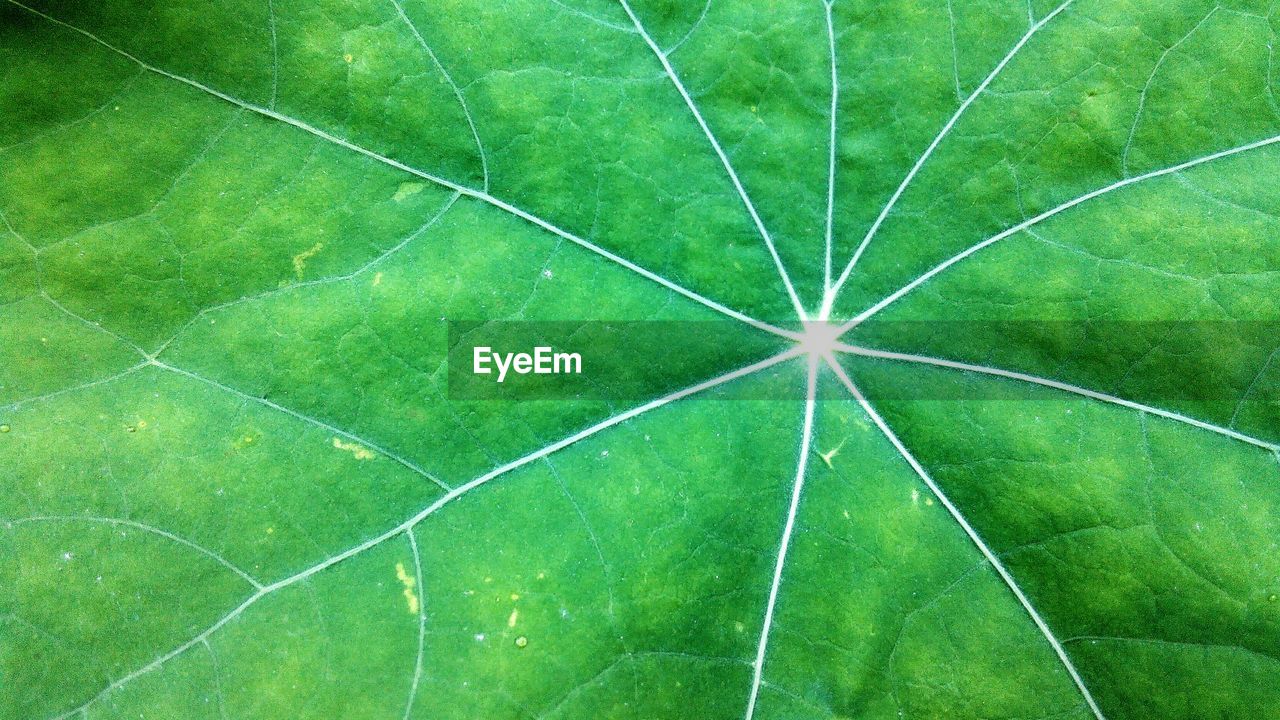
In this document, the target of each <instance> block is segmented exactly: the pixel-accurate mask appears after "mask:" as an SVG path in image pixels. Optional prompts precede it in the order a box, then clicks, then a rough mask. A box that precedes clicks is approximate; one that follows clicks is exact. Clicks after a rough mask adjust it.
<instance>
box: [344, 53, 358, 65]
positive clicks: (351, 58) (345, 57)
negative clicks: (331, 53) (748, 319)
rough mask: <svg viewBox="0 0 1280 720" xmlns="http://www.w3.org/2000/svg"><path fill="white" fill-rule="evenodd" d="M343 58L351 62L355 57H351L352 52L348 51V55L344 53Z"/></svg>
mask: <svg viewBox="0 0 1280 720" xmlns="http://www.w3.org/2000/svg"><path fill="white" fill-rule="evenodd" d="M342 59H343V60H345V61H346V62H348V63H350V62H351V61H352V60H354V59H355V58H353V57H351V53H347V54H346V55H343V56H342Z"/></svg>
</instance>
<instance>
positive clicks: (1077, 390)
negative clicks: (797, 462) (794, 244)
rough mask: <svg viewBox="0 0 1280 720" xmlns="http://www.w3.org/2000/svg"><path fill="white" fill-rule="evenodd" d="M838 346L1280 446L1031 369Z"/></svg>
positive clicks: (1273, 447)
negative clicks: (1033, 387) (1001, 380)
mask: <svg viewBox="0 0 1280 720" xmlns="http://www.w3.org/2000/svg"><path fill="white" fill-rule="evenodd" d="M837 349H839V350H840V351H842V352H847V353H850V354H853V355H861V356H863V357H871V358H879V359H882V360H897V361H900V362H909V363H917V364H921V365H933V366H935V367H943V368H950V369H952V370H963V371H965V372H974V373H981V374H983V375H992V376H995V377H1002V378H1006V379H1009V380H1019V381H1022V382H1026V383H1032V384H1034V385H1040V386H1043V387H1047V388H1053V389H1055V390H1062V391H1063V392H1069V393H1072V394H1074V395H1080V396H1082V397H1087V398H1090V399H1092V400H1101V401H1102V402H1106V403H1111V404H1112V405H1119V406H1121V407H1126V408H1129V409H1130V410H1138V411H1140V412H1144V413H1148V414H1151V415H1157V416H1159V417H1162V418H1166V419H1168V420H1175V421H1177V422H1180V423H1185V424H1187V425H1191V426H1193V427H1198V428H1200V429H1201V430H1208V431H1209V432H1213V433H1217V434H1219V435H1224V436H1226V437H1229V438H1232V439H1234V440H1239V441H1241V442H1245V443H1249V444H1250V445H1256V446H1257V447H1260V448H1264V449H1267V450H1272V451H1278V450H1280V445H1277V444H1276V443H1271V442H1267V441H1266V440H1261V439H1259V438H1256V437H1253V436H1252V435H1247V434H1245V433H1242V432H1239V431H1237V430H1232V429H1231V428H1228V427H1223V426H1221V425H1215V424H1213V423H1210V422H1205V421H1204V420H1197V419H1195V418H1193V417H1189V416H1187V415H1182V414H1180V413H1176V412H1172V411H1170V410H1165V409H1162V408H1158V407H1155V406H1152V405H1146V404H1143V403H1140V402H1134V401H1133V400H1126V399H1124V398H1122V397H1117V396H1115V395H1108V394H1107V393H1104V392H1098V391H1097V390H1090V389H1089V388H1085V387H1081V386H1079V385H1072V384H1070V383H1065V382H1061V381H1059V380H1052V379H1049V378H1043V377H1038V376H1036V375H1029V374H1027V373H1021V372H1015V371H1013V370H1004V369H1002V368H995V367H989V366H986V365H974V364H971V363H965V362H959V361H956V360H945V359H943V358H936V357H929V356H926V355H911V354H908V353H899V352H890V351H888V350H875V349H872V348H865V347H858V346H856V345H848V344H845V343H840V344H839V345H838V346H837Z"/></svg>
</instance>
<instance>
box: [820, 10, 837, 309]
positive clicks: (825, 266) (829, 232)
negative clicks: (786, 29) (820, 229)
mask: <svg viewBox="0 0 1280 720" xmlns="http://www.w3.org/2000/svg"><path fill="white" fill-rule="evenodd" d="M831 6H832V0H822V8H823V11H824V12H825V14H826V19H827V51H828V53H830V55H831V110H830V113H831V117H830V123H829V124H830V134H829V135H828V136H827V229H826V245H825V251H824V256H823V263H822V297H823V298H826V296H827V293H828V292H829V291H830V290H831V243H832V236H833V234H834V228H833V225H834V223H835V208H836V109H837V107H838V106H839V104H840V74H839V72H838V67H837V63H836V30H835V23H834V22H833V21H832V18H831V11H832V7H831Z"/></svg>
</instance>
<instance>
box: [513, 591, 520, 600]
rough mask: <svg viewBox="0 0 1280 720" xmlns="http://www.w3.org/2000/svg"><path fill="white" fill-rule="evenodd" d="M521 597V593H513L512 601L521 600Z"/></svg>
mask: <svg viewBox="0 0 1280 720" xmlns="http://www.w3.org/2000/svg"><path fill="white" fill-rule="evenodd" d="M519 599H520V593H511V602H515V601H516V600H519Z"/></svg>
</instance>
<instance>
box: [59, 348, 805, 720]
mask: <svg viewBox="0 0 1280 720" xmlns="http://www.w3.org/2000/svg"><path fill="white" fill-rule="evenodd" d="M800 352H801V351H800V350H798V349H791V350H788V351H786V352H783V353H780V354H778V355H775V356H773V357H771V358H767V359H765V360H761V361H759V362H756V363H752V364H750V365H747V366H745V367H741V368H738V369H736V370H733V371H731V372H727V373H725V374H723V375H718V376H716V377H713V378H711V379H709V380H704V381H702V382H700V383H697V384H696V385H691V386H689V387H686V388H684V389H682V390H678V391H676V392H673V393H671V394H670V395H665V396H663V397H660V398H657V399H656V400H650V401H649V402H647V403H644V404H643V405H638V406H636V407H633V408H631V409H630V410H627V411H625V412H622V413H619V414H617V415H614V416H613V417H610V418H607V419H605V420H602V421H600V422H598V423H596V424H594V425H592V426H590V427H588V428H585V429H583V430H579V431H578V432H575V433H573V434H571V435H568V436H567V437H564V438H562V439H560V440H557V441H556V442H553V443H551V444H550V445H547V446H545V447H542V448H540V449H538V450H535V451H533V452H531V453H529V454H528V455H525V456H524V457H521V458H519V459H517V460H512V461H511V462H509V463H506V464H504V465H501V466H499V467H497V468H494V469H493V470H490V471H489V472H487V473H485V474H483V475H481V476H479V477H477V478H475V479H473V480H471V481H469V482H467V483H465V484H463V485H459V486H458V487H456V488H454V489H452V490H450V491H449V492H448V493H446V494H445V495H443V496H441V497H440V498H438V499H437V500H436V501H435V502H432V503H431V504H430V505H428V506H426V507H425V508H423V509H422V510H420V511H419V512H418V513H416V514H415V515H413V516H412V517H410V518H409V519H407V520H405V521H404V522H402V523H400V524H399V525H397V526H395V527H393V528H391V529H390V530H388V531H386V532H384V533H382V534H381V535H378V536H376V537H373V538H370V539H368V540H366V541H364V542H362V543H360V544H359V545H355V546H353V547H351V548H348V549H346V550H344V551H342V552H340V553H338V554H337V555H333V556H331V557H329V558H327V559H325V560H322V561H320V562H319V563H316V564H315V565H312V566H311V567H309V568H307V569H305V570H303V571H301V572H299V573H297V574H295V575H291V576H289V577H287V578H284V579H282V580H277V581H276V582H273V583H271V584H269V585H265V586H263V587H262V588H261V589H259V590H258V591H257V592H255V593H254V594H252V595H250V596H249V597H248V598H246V599H245V600H244V601H243V602H241V603H240V604H239V605H237V606H236V607H235V608H234V609H232V610H231V612H229V613H227V614H226V615H224V616H222V617H221V618H219V619H218V620H217V621H216V622H214V623H213V624H212V625H210V626H209V627H208V628H206V629H205V630H204V631H203V632H201V633H200V634H198V635H196V636H195V637H193V638H191V639H190V640H188V641H186V642H184V643H182V644H181V645H178V646H177V647H175V648H173V649H172V650H170V651H169V652H166V653H164V654H163V655H160V656H159V657H157V658H155V659H154V660H152V661H151V662H149V663H147V664H146V665H143V666H142V667H140V668H138V669H137V670H134V671H132V672H130V673H128V674H126V675H124V676H122V677H120V678H119V679H117V680H115V681H113V682H111V683H110V684H109V685H107V686H106V687H105V688H103V689H102V690H101V691H99V692H98V693H97V694H96V695H94V696H93V697H91V698H89V699H88V700H87V701H85V702H84V704H82V705H80V706H79V707H76V708H73V709H71V710H68V711H66V712H64V713H61V714H59V715H56V716H54V717H53V718H51V720H66V718H69V717H71V716H73V715H76V714H82V713H84V712H85V710H86V709H87V708H89V707H90V706H92V705H93V704H94V703H96V702H98V701H99V700H101V699H102V698H104V697H106V696H108V695H110V694H111V693H112V692H114V691H115V690H117V689H119V688H120V687H122V686H124V685H126V684H128V683H130V682H132V681H133V680H135V679H137V678H139V677H141V676H143V675H146V674H147V673H150V672H152V671H154V670H156V669H157V668H160V667H161V666H163V665H164V664H165V663H167V662H169V661H170V660H172V659H173V658H175V657H178V656H180V655H182V654H183V653H185V652H186V651H187V650H190V649H191V648H192V647H194V646H196V645H199V644H200V643H203V642H204V641H205V640H207V639H208V638H209V637H211V636H212V635H213V634H214V633H216V632H218V631H219V630H221V629H222V628H223V627H225V626H226V625H227V623H230V622H231V621H233V620H235V619H236V618H237V617H239V616H240V615H242V614H243V613H244V611H246V610H248V609H249V608H250V607H252V606H253V605H254V604H255V603H257V602H258V601H259V600H261V599H262V598H264V597H266V596H268V595H270V594H272V593H274V592H276V591H277V590H280V589H283V588H286V587H289V586H291V585H294V584H296V583H299V582H302V581H304V580H307V579H308V578H310V577H312V576H314V575H316V574H318V573H321V572H323V571H325V570H327V569H328V568H331V567H333V566H334V565H337V564H338V563H341V562H344V561H346V560H349V559H351V558H353V557H355V556H357V555H360V554H361V553H364V552H366V551H368V550H369V549H371V548H374V547H378V546H379V545H382V544H383V543H385V542H387V541H388V540H391V539H392V538H396V537H399V536H400V535H401V534H403V533H408V532H411V531H412V530H413V529H414V528H415V527H417V525H418V524H419V523H421V522H422V521H423V520H426V519H427V518H428V517H430V516H431V515H433V514H434V513H436V512H437V511H438V510H440V509H441V508H443V507H445V506H447V505H449V504H450V503H452V502H453V501H454V500H457V499H458V498H460V497H462V496H464V495H466V494H467V493H470V492H471V491H472V490H474V489H476V488H478V487H480V486H481V485H484V484H485V483H487V482H489V481H490V480H493V479H495V478H498V477H501V476H502V475H505V474H506V473H509V472H511V471H512V470H516V469H517V468H521V467H524V466H525V465H528V464H530V463H532V462H535V461H537V460H541V459H542V458H544V457H547V456H548V455H551V454H552V453H556V452H559V451H560V450H563V449H565V448H567V447H569V446H571V445H574V444H575V443H577V442H579V441H580V440H583V439H585V438H588V437H591V436H592V435H595V434H596V433H598V432H600V431H602V430H606V429H608V428H611V427H613V426H615V425H618V424H620V423H623V422H626V421H627V420H630V419H631V418H634V417H637V416H639V415H643V414H645V413H647V412H649V411H651V410H656V409H658V408H660V407H663V406H665V405H669V404H671V403H673V402H676V401H677V400H681V399H683V398H687V397H690V396H692V395H697V394H698V393H701V392H704V391H707V390H710V389H712V388H715V387H718V386H720V385H724V384H725V383H729V382H732V381H734V380H738V379H740V378H744V377H747V376H749V375H752V374H755V373H757V372H760V371H762V370H766V369H768V368H771V367H774V366H775V365H778V364H780V363H782V362H785V361H787V360H790V359H791V358H794V357H796V356H798V355H799V354H800Z"/></svg>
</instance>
